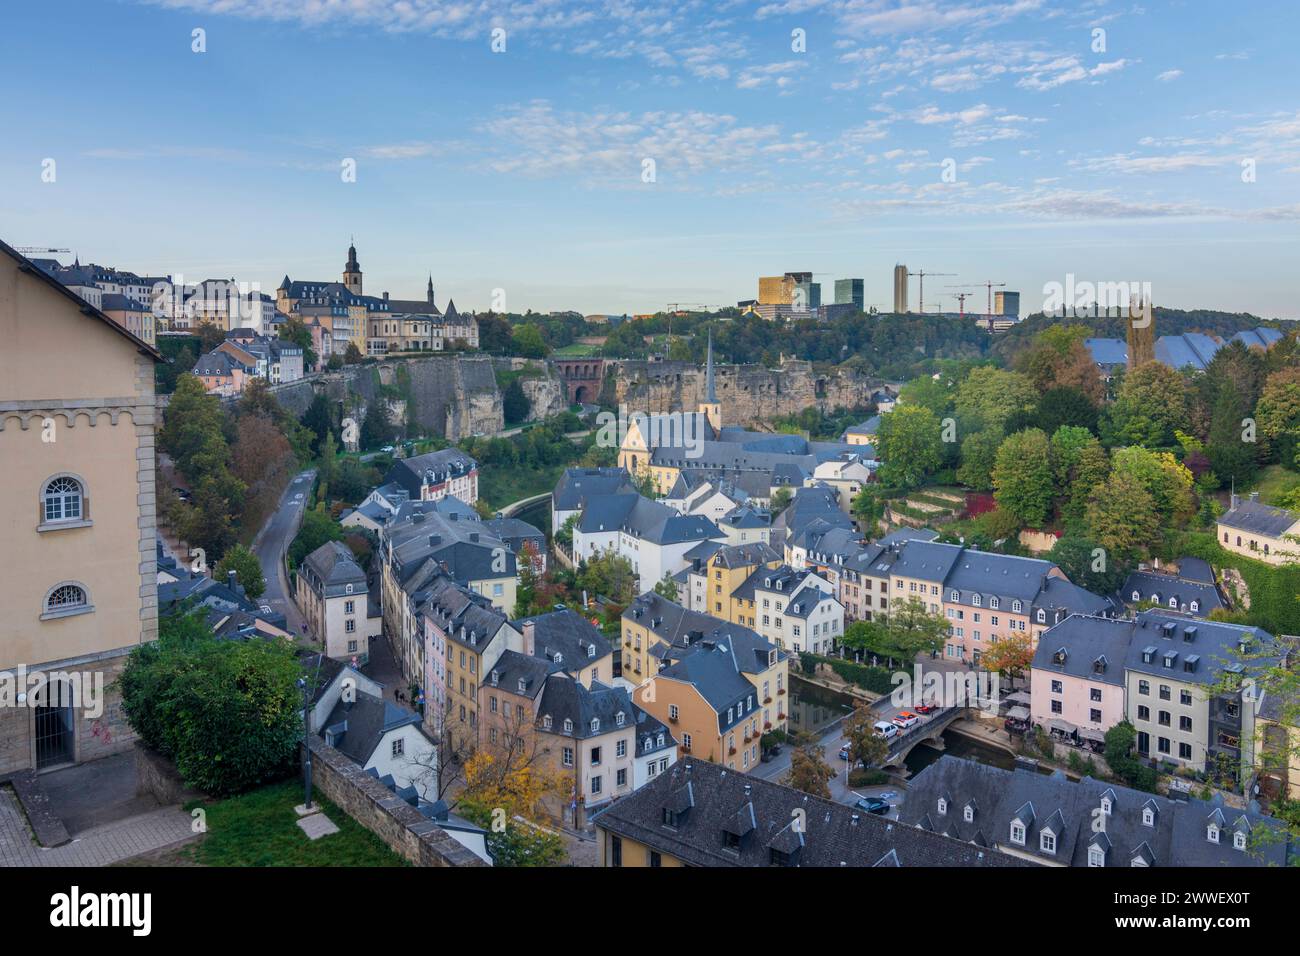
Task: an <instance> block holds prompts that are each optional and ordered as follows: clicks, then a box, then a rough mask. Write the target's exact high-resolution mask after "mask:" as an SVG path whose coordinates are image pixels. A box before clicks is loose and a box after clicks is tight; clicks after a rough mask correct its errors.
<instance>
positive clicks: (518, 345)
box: [510, 322, 550, 358]
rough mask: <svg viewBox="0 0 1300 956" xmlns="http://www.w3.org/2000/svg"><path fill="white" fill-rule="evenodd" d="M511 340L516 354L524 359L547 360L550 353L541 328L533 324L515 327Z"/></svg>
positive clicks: (526, 323) (528, 323)
mask: <svg viewBox="0 0 1300 956" xmlns="http://www.w3.org/2000/svg"><path fill="white" fill-rule="evenodd" d="M510 339H511V345H512V348H513V350H514V354H515V355H519V356H522V357H523V358H546V356H547V354H548V353H549V352H550V349H549V348H548V347H547V345H546V339H545V337H544V336H543V335H542V330H541V328H540V327H539V326H538V325H536V324H535V323H533V322H525V323H524V324H523V325H517V326H515V329H514V331H513V332H512V333H511V336H510Z"/></svg>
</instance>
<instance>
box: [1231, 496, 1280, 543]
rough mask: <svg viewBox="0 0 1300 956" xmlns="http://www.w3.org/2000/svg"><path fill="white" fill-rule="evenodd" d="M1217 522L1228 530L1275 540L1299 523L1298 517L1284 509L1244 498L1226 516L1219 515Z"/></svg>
mask: <svg viewBox="0 0 1300 956" xmlns="http://www.w3.org/2000/svg"><path fill="white" fill-rule="evenodd" d="M1218 521H1219V524H1221V525H1226V526H1227V527H1229V528H1237V529H1238V530H1240V531H1253V532H1255V533H1256V534H1262V535H1267V536H1269V537H1272V538H1276V537H1279V536H1280V535H1282V534H1285V533H1286V532H1287V531H1288V530H1289V529H1290V528H1291V526H1292V525H1294V524H1295V523H1296V522H1297V521H1300V516H1297V515H1296V514H1294V513H1292V512H1290V511H1287V510H1286V509H1285V508H1274V507H1273V506H1272V505H1266V504H1264V503H1263V502H1261V501H1255V500H1253V499H1251V498H1245V499H1241V500H1239V501H1238V502H1237V503H1236V505H1234V506H1233V508H1232V509H1231V510H1229V511H1228V512H1227V513H1226V514H1223V515H1220V516H1219V519H1218Z"/></svg>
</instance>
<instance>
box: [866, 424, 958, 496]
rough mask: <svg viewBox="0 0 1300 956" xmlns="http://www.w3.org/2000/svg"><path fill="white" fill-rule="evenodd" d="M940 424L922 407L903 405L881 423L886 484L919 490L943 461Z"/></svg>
mask: <svg viewBox="0 0 1300 956" xmlns="http://www.w3.org/2000/svg"><path fill="white" fill-rule="evenodd" d="M941 437H942V436H941V433H940V429H939V420H938V419H937V418H936V417H935V415H934V412H932V411H930V409H928V408H926V407H924V406H921V405H899V406H898V407H896V408H895V409H894V410H893V411H892V412H889V413H888V414H887V415H882V416H881V419H880V433H879V434H878V435H877V441H876V446H877V452H878V453H879V455H880V457H881V465H880V468H879V471H878V475H879V478H880V481H881V483H882V484H884V485H886V486H888V487H890V488H901V489H904V490H907V489H912V488H918V487H920V486H921V484H922V483H924V481H925V479H926V478H928V477H929V476H930V475H931V474H933V473H934V472H935V471H936V470H937V469H938V467H939V465H940V463H941V462H942V461H943V443H942V441H941Z"/></svg>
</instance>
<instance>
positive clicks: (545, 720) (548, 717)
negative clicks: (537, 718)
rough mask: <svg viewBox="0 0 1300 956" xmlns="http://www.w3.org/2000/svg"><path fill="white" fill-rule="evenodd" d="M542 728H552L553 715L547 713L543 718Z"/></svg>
mask: <svg viewBox="0 0 1300 956" xmlns="http://www.w3.org/2000/svg"><path fill="white" fill-rule="evenodd" d="M542 729H543V730H550V729H551V715H550V714H547V715H546V716H545V717H543V718H542Z"/></svg>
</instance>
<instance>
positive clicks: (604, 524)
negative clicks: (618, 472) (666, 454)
mask: <svg viewBox="0 0 1300 956" xmlns="http://www.w3.org/2000/svg"><path fill="white" fill-rule="evenodd" d="M578 529H579V530H580V531H581V532H582V533H583V534H599V533H602V532H611V531H623V532H626V533H627V534H631V535H633V536H635V537H637V538H639V539H641V540H642V541H649V542H650V543H652V544H658V545H669V544H684V543H685V542H688V541H704V540H706V539H709V538H721V537H723V534H722V532H721V531H719V530H718V526H717V525H715V524H714V523H713V522H712V521H710V520H709V519H708V518H705V517H704V516H702V515H684V514H680V513H679V512H677V511H676V510H675V509H673V508H670V507H668V506H667V505H665V504H661V503H660V502H658V501H651V500H650V499H649V498H644V497H642V496H641V495H639V494H637V493H636V492H626V493H619V494H613V495H601V496H598V497H593V498H588V499H587V501H586V506H585V507H584V508H583V511H582V518H581V519H580V520H579V522H578Z"/></svg>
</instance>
